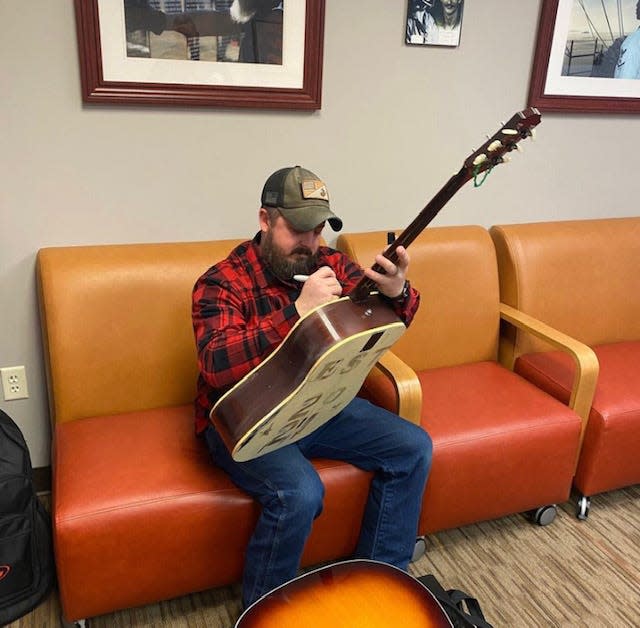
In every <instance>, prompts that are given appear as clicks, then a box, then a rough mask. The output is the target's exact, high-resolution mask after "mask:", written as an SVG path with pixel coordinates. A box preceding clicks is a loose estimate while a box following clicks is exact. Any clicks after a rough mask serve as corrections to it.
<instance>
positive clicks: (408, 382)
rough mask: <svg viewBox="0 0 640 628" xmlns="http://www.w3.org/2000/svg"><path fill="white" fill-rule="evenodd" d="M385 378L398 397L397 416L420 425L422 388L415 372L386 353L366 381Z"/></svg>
mask: <svg viewBox="0 0 640 628" xmlns="http://www.w3.org/2000/svg"><path fill="white" fill-rule="evenodd" d="M379 377H385V378H387V379H389V381H390V382H391V383H392V384H393V386H394V388H395V390H396V394H397V396H398V409H397V412H398V414H399V415H400V416H401V417H402V418H403V419H406V420H407V421H410V422H411V423H415V424H416V425H420V415H421V412H422V387H421V386H420V381H419V380H418V376H417V375H416V373H415V371H414V370H413V369H412V368H411V367H410V366H409V365H408V364H406V363H405V362H403V361H402V360H401V359H400V358H399V357H398V356H397V355H395V353H392V352H391V351H387V352H386V353H385V354H384V355H383V356H382V357H381V358H380V360H378V362H377V363H376V365H375V366H374V367H373V369H371V373H369V375H368V376H367V380H369V381H374V380H375V379H377V378H379Z"/></svg>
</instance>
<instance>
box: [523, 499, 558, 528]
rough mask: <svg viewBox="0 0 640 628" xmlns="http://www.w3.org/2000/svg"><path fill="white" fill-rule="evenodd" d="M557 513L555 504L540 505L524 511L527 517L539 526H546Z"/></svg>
mask: <svg viewBox="0 0 640 628" xmlns="http://www.w3.org/2000/svg"><path fill="white" fill-rule="evenodd" d="M557 514H558V509H557V507H556V505H555V504H550V505H548V506H540V508H536V509H535V510H530V511H529V512H527V513H526V516H527V517H528V519H529V520H530V521H531V522H533V523H536V524H537V525H539V526H548V525H549V524H550V523H551V522H552V521H553V520H554V519H555V518H556V515H557Z"/></svg>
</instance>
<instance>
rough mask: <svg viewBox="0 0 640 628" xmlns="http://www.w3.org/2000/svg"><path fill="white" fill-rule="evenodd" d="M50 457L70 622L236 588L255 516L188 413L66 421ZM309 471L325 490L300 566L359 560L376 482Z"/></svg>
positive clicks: (334, 471) (328, 468)
mask: <svg viewBox="0 0 640 628" xmlns="http://www.w3.org/2000/svg"><path fill="white" fill-rule="evenodd" d="M53 457H54V461H53V470H54V486H53V510H54V513H53V516H54V527H55V542H56V554H57V565H58V575H59V586H60V593H61V597H62V601H63V607H64V608H65V613H66V615H67V619H69V620H71V619H77V618H81V617H90V616H93V615H97V614H101V613H104V612H108V611H111V610H113V609H114V608H127V607H131V606H138V605H141V604H147V603H151V602H154V601H157V600H161V599H167V598H170V597H175V596H178V595H182V594H186V593H189V592H193V591H199V590H203V589H207V588H210V587H215V586H220V585H225V584H229V583H232V582H234V581H238V580H239V579H240V576H241V571H242V564H243V558H244V549H245V547H246V545H247V542H248V539H249V536H250V534H251V532H252V530H253V527H254V524H255V521H256V518H257V516H258V507H257V506H256V504H255V503H254V502H253V500H251V499H250V498H249V497H248V496H247V495H246V494H244V493H243V492H241V491H240V490H238V489H237V488H236V487H235V486H234V485H233V484H232V483H231V481H230V480H229V479H228V477H227V476H226V475H225V474H224V473H223V472H222V471H220V470H219V469H217V468H216V467H215V466H214V465H213V464H212V463H211V461H210V459H209V456H208V453H207V451H206V447H205V445H204V443H203V442H201V441H200V440H198V439H197V438H196V437H195V436H194V431H193V408H192V406H191V405H189V406H179V407H172V408H165V409H158V410H147V411H143V412H137V413H128V414H122V415H114V416H108V417H104V416H103V417H93V418H88V419H83V420H77V421H71V422H66V423H60V424H58V425H56V427H55V440H54V456H53ZM314 464H315V466H316V468H317V469H318V470H319V473H320V477H321V478H322V480H323V482H324V483H325V486H326V488H327V491H326V497H325V508H324V511H323V514H322V515H321V516H320V517H319V518H318V520H317V521H316V522H315V524H314V527H313V531H312V534H311V537H310V539H309V542H308V544H307V548H306V550H305V554H304V557H303V563H304V564H312V563H316V562H319V561H323V560H329V559H334V558H338V557H344V556H346V555H348V554H349V553H350V552H352V551H353V549H354V548H355V544H356V542H357V536H358V533H359V530H360V522H361V520H362V514H363V512H364V505H365V501H366V498H367V493H368V488H369V482H370V477H371V476H370V474H368V473H365V472H363V471H360V470H358V469H356V468H355V467H352V466H350V465H347V464H345V463H341V462H335V461H329V460H317V461H314ZM338 521H339V522H340V525H336V522H338ZM78 591H82V595H78V594H77V592H78ZM105 592H108V594H105Z"/></svg>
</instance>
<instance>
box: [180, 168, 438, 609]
mask: <svg viewBox="0 0 640 628" xmlns="http://www.w3.org/2000/svg"><path fill="white" fill-rule="evenodd" d="M258 220H259V225H260V230H259V232H258V233H257V235H256V236H255V237H254V239H253V240H252V241H248V242H245V243H243V244H241V245H240V246H238V247H237V248H236V249H234V250H233V251H231V253H230V254H229V256H228V257H227V258H226V259H225V260H223V261H222V262H220V263H218V264H216V265H215V266H213V267H212V268H210V269H209V270H208V271H207V272H205V273H204V274H203V275H202V276H201V277H200V278H199V279H198V281H197V282H196V284H195V286H194V291H193V309H192V313H193V327H194V332H195V338H196V345H197V352H198V363H199V367H200V375H199V377H198V395H197V398H196V401H195V412H196V432H197V433H198V434H200V435H201V436H203V437H204V438H205V440H206V442H207V445H208V447H209V450H210V452H211V456H212V459H213V461H214V463H215V464H216V465H217V466H219V467H220V468H222V469H223V470H225V471H226V472H227V473H228V474H229V476H230V477H231V479H232V481H233V482H234V483H235V484H236V485H237V486H238V487H240V488H241V489H243V490H245V491H246V492H247V493H249V494H250V495H252V496H253V497H254V498H255V499H256V500H257V501H258V502H259V503H260V504H261V506H262V511H261V515H260V517H259V520H258V523H257V525H256V528H255V530H254V532H253V535H252V537H251V540H250V542H249V545H248V547H247V552H246V556H245V566H244V576H243V592H242V601H243V604H244V605H245V607H246V606H248V605H249V604H251V603H252V602H254V601H255V600H257V599H258V598H260V597H261V596H262V595H264V594H266V593H267V592H269V591H270V590H272V589H273V588H275V587H277V586H279V585H281V584H282V583H284V582H286V581H288V580H290V579H292V578H293V577H295V575H296V573H297V570H298V568H299V566H300V558H301V555H302V550H303V548H304V545H305V542H306V540H307V537H308V535H309V532H310V530H311V525H312V523H313V520H314V519H315V518H316V517H317V516H318V515H320V513H321V511H322V500H323V494H324V486H323V485H322V482H321V481H320V478H319V476H318V474H317V472H316V471H315V469H314V467H313V466H312V464H311V462H310V461H309V459H310V458H319V457H324V458H332V459H337V460H345V461H347V462H350V463H352V464H354V465H356V466H357V467H360V468H362V469H365V470H369V471H372V472H373V473H374V478H373V480H372V483H371V488H370V493H369V498H368V501H367V505H366V509H365V514H364V518H363V521H362V527H361V531H360V537H359V541H358V544H357V548H356V556H357V557H360V558H370V559H373V560H379V561H383V562H387V563H390V564H393V565H395V566H397V567H400V568H402V569H406V568H407V565H408V563H409V560H410V558H411V555H412V552H413V549H414V544H415V537H416V532H417V523H418V517H419V514H420V507H421V503H422V495H423V492H424V487H425V483H426V479H427V475H428V472H429V468H430V465H431V439H430V438H429V436H428V435H427V434H426V432H425V431H424V430H422V429H421V428H420V427H418V426H416V425H413V424H412V423H409V422H408V421H405V420H403V419H401V418H400V417H398V416H396V415H394V414H392V413H390V412H387V411H386V410H383V409H381V408H378V407H376V406H373V405H371V404H370V403H369V402H367V401H365V400H363V399H360V398H356V399H354V400H353V401H351V402H350V403H349V404H348V405H347V406H346V408H345V409H344V410H342V411H341V412H340V413H339V414H337V415H336V416H335V417H333V418H332V419H330V420H329V421H327V422H326V423H325V424H324V425H322V426H321V427H320V428H318V429H317V430H316V431H315V432H313V433H312V434H310V435H308V436H306V437H304V438H302V439H301V440H298V441H297V442H295V443H293V444H290V445H286V446H284V447H281V448H280V449H277V450H275V451H272V452H269V453H266V454H264V455H262V456H259V457H258V458H255V459H253V460H249V461H246V462H235V461H234V460H233V459H232V457H231V455H230V453H229V451H228V450H227V448H226V447H225V445H224V444H223V442H222V440H221V438H220V437H219V435H218V434H217V432H216V430H215V428H214V427H213V426H212V425H211V424H210V422H209V420H208V415H209V411H210V409H211V407H212V406H213V405H214V404H215V402H216V400H217V399H218V398H219V397H220V396H221V395H222V394H223V393H224V392H225V391H227V390H228V389H229V388H231V387H232V386H233V385H234V384H236V383H237V382H238V381H239V380H240V379H241V378H242V377H243V376H244V375H246V374H247V373H248V372H250V371H251V370H252V369H253V368H255V367H256V366H257V365H258V364H259V363H261V362H262V361H263V360H264V359H265V358H266V357H267V356H268V355H269V354H270V353H271V352H273V351H274V350H275V349H276V348H277V347H278V345H279V344H280V343H281V342H282V340H283V339H284V338H285V336H286V335H287V333H288V332H289V330H290V329H291V328H292V327H293V325H294V324H295V323H296V321H298V319H299V318H300V317H301V316H303V315H304V314H306V313H307V312H309V311H310V310H311V309H313V308H315V307H317V306H320V305H322V304H324V303H328V302H330V301H332V300H334V299H337V298H338V297H340V296H341V295H342V294H346V293H348V292H349V291H350V290H351V289H352V288H353V287H354V286H355V285H356V284H357V283H358V281H359V280H360V279H361V277H362V275H363V272H364V274H366V275H367V277H369V278H370V279H372V280H373V281H375V282H376V284H377V286H378V290H379V292H380V293H381V294H382V295H383V297H382V298H384V299H385V300H386V301H387V302H388V303H389V304H390V305H391V306H392V307H393V308H394V310H395V311H396V313H397V314H398V315H399V316H400V317H401V318H402V320H403V321H404V322H405V324H409V323H410V322H411V319H412V318H413V315H414V314H415V312H416V310H417V308H418V304H419V295H418V293H417V291H416V290H415V289H414V288H412V287H411V286H409V283H408V282H407V281H406V279H405V275H406V272H407V268H408V265H409V256H408V254H407V252H406V251H405V250H404V248H403V247H398V249H397V253H398V264H397V265H396V264H394V263H393V262H391V261H390V260H388V259H386V258H385V257H383V256H382V255H381V254H380V255H378V256H377V257H376V261H377V262H378V264H380V266H381V267H382V268H383V269H384V271H385V273H384V274H380V273H377V272H375V271H373V270H372V269H366V270H364V271H362V269H360V268H359V267H358V266H357V265H356V264H354V263H352V262H351V261H350V260H349V259H348V258H347V257H346V256H345V255H343V254H342V253H340V252H338V251H335V250H333V249H331V248H329V247H326V246H320V234H321V232H322V229H323V227H324V226H325V223H326V222H328V223H329V224H330V225H331V227H332V228H333V229H334V230H335V231H338V230H339V229H341V228H342V221H341V220H340V218H338V217H337V216H336V215H335V214H334V213H333V211H332V210H331V209H330V206H329V196H328V193H327V188H326V186H325V184H324V183H323V182H322V181H321V180H320V179H319V178H318V177H317V176H316V175H314V174H313V173H312V172H310V171H308V170H306V169H304V168H301V167H300V166H295V167H291V168H283V169H281V170H278V171H277V172H275V173H273V174H272V175H271V176H270V177H269V178H268V179H267V181H266V183H265V185H264V188H263V191H262V198H261V207H260V209H259V211H258ZM298 274H304V275H308V279H307V280H306V281H304V282H298V281H295V280H294V279H293V276H294V275H298Z"/></svg>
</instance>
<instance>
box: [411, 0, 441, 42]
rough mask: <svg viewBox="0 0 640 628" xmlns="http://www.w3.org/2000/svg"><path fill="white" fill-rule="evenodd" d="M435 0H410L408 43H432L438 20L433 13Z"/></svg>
mask: <svg viewBox="0 0 640 628" xmlns="http://www.w3.org/2000/svg"><path fill="white" fill-rule="evenodd" d="M432 9H433V0H409V13H408V16H407V32H406V38H405V41H406V43H408V44H431V43H433V39H432V38H433V33H434V31H435V29H436V22H435V20H434V19H433V16H432V15H431V10H432Z"/></svg>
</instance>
